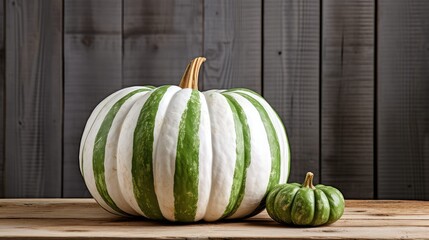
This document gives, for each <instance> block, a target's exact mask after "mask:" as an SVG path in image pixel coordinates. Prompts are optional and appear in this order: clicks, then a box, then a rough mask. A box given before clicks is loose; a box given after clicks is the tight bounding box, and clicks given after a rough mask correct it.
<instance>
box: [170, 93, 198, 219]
mask: <svg viewBox="0 0 429 240" xmlns="http://www.w3.org/2000/svg"><path fill="white" fill-rule="evenodd" d="M200 114H201V103H200V96H199V92H198V91H197V90H192V93H191V98H190V99H189V100H188V103H187V107H186V109H185V111H184V112H183V114H182V118H181V121H180V125H179V135H178V141H177V151H176V167H175V172H174V218H175V220H176V221H180V222H192V221H194V219H195V215H196V213H197V204H198V182H199V176H198V174H199V148H200V138H199V129H200V127H199V126H200Z"/></svg>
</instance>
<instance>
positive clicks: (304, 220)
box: [266, 172, 344, 226]
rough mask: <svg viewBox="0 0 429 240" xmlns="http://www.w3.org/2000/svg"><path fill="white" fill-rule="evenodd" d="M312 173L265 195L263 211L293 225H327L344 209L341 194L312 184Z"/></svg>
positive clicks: (281, 221) (331, 188) (279, 220)
mask: <svg viewBox="0 0 429 240" xmlns="http://www.w3.org/2000/svg"><path fill="white" fill-rule="evenodd" d="M313 176H314V175H313V173H311V172H308V173H307V175H306V177H305V181H304V183H303V184H302V185H301V184H298V183H291V184H280V185H278V186H276V187H274V188H273V189H272V190H271V191H270V193H269V194H268V196H267V200H266V204H267V206H266V207H267V212H268V214H269V215H270V217H271V218H272V219H274V220H275V221H277V222H279V223H283V224H287V225H296V226H320V225H325V224H331V223H333V222H335V221H337V220H338V219H340V218H341V216H342V215H343V212H344V197H343V195H342V194H341V192H340V191H339V190H338V189H336V188H334V187H331V186H325V185H322V184H319V185H316V186H313Z"/></svg>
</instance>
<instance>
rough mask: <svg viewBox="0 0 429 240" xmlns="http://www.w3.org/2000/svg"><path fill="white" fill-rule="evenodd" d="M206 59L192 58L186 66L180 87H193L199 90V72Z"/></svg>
mask: <svg viewBox="0 0 429 240" xmlns="http://www.w3.org/2000/svg"><path fill="white" fill-rule="evenodd" d="M205 61H206V58H205V57H197V58H195V59H194V60H192V61H191V62H190V63H189V64H188V66H187V67H186V70H185V73H184V74H183V77H182V80H181V81H180V84H179V87H181V88H192V89H196V90H198V74H199V72H200V68H201V65H202V64H203V62H205Z"/></svg>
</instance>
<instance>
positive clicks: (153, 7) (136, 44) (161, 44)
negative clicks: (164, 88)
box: [123, 0, 203, 86]
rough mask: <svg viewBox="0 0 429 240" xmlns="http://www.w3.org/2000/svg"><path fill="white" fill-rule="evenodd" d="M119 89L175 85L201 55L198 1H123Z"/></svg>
mask: <svg viewBox="0 0 429 240" xmlns="http://www.w3.org/2000/svg"><path fill="white" fill-rule="evenodd" d="M123 18H124V23H123V24H124V26H123V27H124V29H123V42H124V51H123V59H124V60H123V61H124V62H123V85H124V86H132V85H155V86H160V85H165V84H174V85H178V84H179V82H180V79H181V77H182V75H183V73H184V71H185V69H186V66H187V64H188V63H189V61H191V60H192V59H193V58H195V57H198V56H201V54H202V41H203V40H202V38H203V26H202V21H203V20H202V19H203V11H202V0H196V1H195V0H183V1H173V0H147V1H139V0H124V15H123Z"/></svg>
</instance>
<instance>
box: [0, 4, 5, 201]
mask: <svg viewBox="0 0 429 240" xmlns="http://www.w3.org/2000/svg"><path fill="white" fill-rule="evenodd" d="M4 3H5V1H4V0H1V1H0V198H1V197H4V187H5V182H4V180H5V179H4V164H5V157H4V134H5V132H4V113H5V112H4V111H5V107H4V105H5V98H4V97H5V92H4V90H5V89H4V87H5V44H4V31H5V28H4V27H5V25H4V23H5V22H4V20H5V11H4V6H5V4H4Z"/></svg>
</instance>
